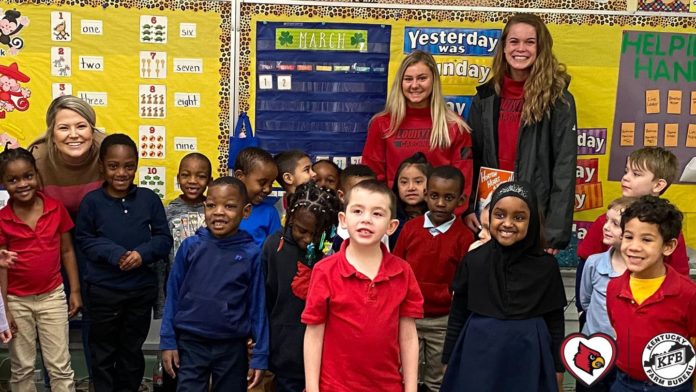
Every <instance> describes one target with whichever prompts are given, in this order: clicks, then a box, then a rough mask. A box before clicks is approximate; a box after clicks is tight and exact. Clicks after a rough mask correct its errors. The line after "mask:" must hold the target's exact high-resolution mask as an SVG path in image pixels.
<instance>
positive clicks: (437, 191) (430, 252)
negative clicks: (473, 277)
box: [394, 166, 474, 392]
mask: <svg viewBox="0 0 696 392" xmlns="http://www.w3.org/2000/svg"><path fill="white" fill-rule="evenodd" d="M463 192H464V175H463V174H462V172H461V171H459V169H457V168H456V167H454V166H440V167H436V168H435V169H433V170H432V171H431V172H430V175H429V176H428V186H427V190H426V193H425V201H426V203H427V204H428V212H426V213H425V215H421V216H418V217H416V218H413V219H411V220H410V221H408V222H406V224H405V225H404V228H403V229H402V230H401V234H400V235H399V239H398V241H397V242H396V248H395V249H394V255H395V256H398V257H401V258H403V259H404V260H406V261H407V262H408V263H409V264H410V265H411V268H413V272H414V273H415V275H416V280H417V281H418V285H419V286H420V288H421V292H422V293H423V297H424V300H425V304H424V309H425V318H423V319H422V320H418V321H416V329H417V330H418V341H419V345H420V350H419V351H420V353H421V355H422V358H421V359H420V360H419V363H425V368H424V369H423V370H424V372H423V374H421V375H420V377H419V379H420V382H421V383H422V384H423V385H424V386H425V388H426V390H428V391H432V392H435V391H439V390H440V384H441V383H442V376H443V375H444V374H445V369H444V365H443V364H442V360H441V359H442V347H443V345H444V344H445V335H446V334H447V319H448V315H449V311H450V305H451V304H452V294H451V292H450V284H451V283H452V279H454V273H455V272H456V271H457V265H459V262H460V261H461V260H462V258H463V257H464V255H465V254H466V252H467V249H468V248H469V246H470V245H471V243H472V242H474V235H473V234H472V233H471V230H469V228H468V227H466V226H465V225H464V221H462V220H461V219H457V216H455V214H454V210H455V209H456V208H457V207H459V206H461V205H462V204H463V203H464V194H463Z"/></svg>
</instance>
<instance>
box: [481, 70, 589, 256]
mask: <svg viewBox="0 0 696 392" xmlns="http://www.w3.org/2000/svg"><path fill="white" fill-rule="evenodd" d="M499 114H500V96H498V94H496V92H495V88H494V87H493V83H492V82H488V83H486V84H483V85H481V86H479V87H477V94H476V96H475V97H474V100H473V102H472V104H471V111H470V112H469V121H468V122H469V126H471V128H472V135H471V136H472V137H471V138H472V143H473V153H474V173H473V176H474V182H473V184H478V174H479V168H480V167H481V166H487V167H492V168H497V167H498V116H499ZM576 164H577V117H576V114H575V100H574V99H573V95H571V94H570V92H568V90H564V91H563V96H562V99H561V98H559V99H558V100H556V102H555V103H554V104H553V106H552V107H551V111H550V112H549V113H548V114H547V115H545V116H544V119H543V121H541V122H538V123H535V124H530V125H521V126H520V134H519V139H518V141H517V158H516V160H515V179H516V180H518V181H526V182H529V183H530V184H532V185H533V186H534V190H535V191H536V193H537V199H538V201H539V210H540V211H541V212H542V214H543V216H544V219H545V222H544V239H545V240H546V244H547V246H548V247H551V248H554V249H563V248H565V247H566V246H567V245H568V242H569V241H570V235H571V232H572V224H573V209H574V206H575V171H576ZM475 202H476V200H475V197H472V198H471V199H470V205H469V210H470V211H474V203H475Z"/></svg>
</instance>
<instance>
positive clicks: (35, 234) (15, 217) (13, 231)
mask: <svg viewBox="0 0 696 392" xmlns="http://www.w3.org/2000/svg"><path fill="white" fill-rule="evenodd" d="M0 178H2V183H3V185H4V186H5V189H6V190H7V192H8V193H9V194H10V201H9V203H8V204H7V205H6V206H5V207H4V208H3V209H2V210H0V247H2V248H6V249H8V250H9V251H11V252H15V253H16V260H15V261H14V262H13V263H10V265H9V266H8V267H9V268H7V269H6V268H2V269H0V285H1V286H2V296H3V299H4V300H5V303H6V304H7V320H8V322H9V325H10V329H11V330H12V332H14V335H15V339H13V340H12V341H11V342H10V361H11V373H12V375H11V376H10V385H11V387H12V390H18V391H29V390H36V389H35V385H34V362H35V360H36V339H37V335H38V339H39V340H40V342H41V356H42V357H43V363H44V365H45V366H46V369H47V370H48V375H49V376H50V380H51V390H52V391H65V392H67V391H73V390H74V384H73V378H74V373H73V370H72V368H71V366H70V353H69V352H68V318H69V317H72V316H73V315H75V313H77V312H78V311H79V310H80V308H81V307H82V299H81V297H80V282H79V280H78V277H77V263H76V261H75V253H74V251H73V246H72V240H71V239H70V233H69V230H70V229H72V227H73V222H72V220H71V219H70V216H69V215H68V211H67V210H66V209H65V207H64V206H63V205H62V204H61V203H60V202H58V201H57V200H54V199H52V198H50V197H48V196H46V195H44V194H43V193H41V192H39V191H38V190H39V180H38V179H39V174H38V170H37V169H36V161H35V160H34V157H33V156H32V155H31V153H30V152H29V151H27V150H25V149H23V148H17V149H12V150H5V151H4V152H3V153H2V154H0ZM61 260H62V262H63V267H64V268H65V272H66V273H67V275H68V279H69V281H70V289H71V292H70V300H69V303H68V302H66V299H65V291H64V290H63V278H62V277H61V274H60V266H61Z"/></svg>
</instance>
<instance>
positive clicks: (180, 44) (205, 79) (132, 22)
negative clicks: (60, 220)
mask: <svg viewBox="0 0 696 392" xmlns="http://www.w3.org/2000/svg"><path fill="white" fill-rule="evenodd" d="M115 5H118V7H115ZM170 7H172V8H170ZM0 8H1V9H3V10H16V11H17V12H19V13H21V17H26V18H27V19H28V21H29V23H28V24H27V25H26V26H23V28H22V29H21V31H19V32H18V33H17V34H16V35H15V37H17V38H21V39H22V41H23V47H22V48H21V49H20V50H19V51H18V52H17V53H15V54H11V53H10V50H9V48H8V47H7V46H2V45H0V66H10V65H11V64H13V63H14V64H16V65H17V67H18V68H19V70H21V72H23V73H24V74H26V75H27V76H28V77H29V78H30V80H29V81H28V82H27V83H22V88H27V89H29V90H30V91H31V95H30V97H29V98H28V101H29V107H28V109H27V110H25V111H21V112H20V111H17V110H13V111H5V112H4V114H5V118H4V119H0V137H1V136H2V135H3V134H6V135H8V136H10V137H12V138H16V139H17V141H18V142H19V144H20V145H21V146H24V147H26V146H28V145H29V143H31V142H32V141H33V140H34V139H36V138H37V137H38V136H40V135H42V134H43V133H44V132H45V129H46V125H45V116H46V109H47V108H48V106H49V104H50V103H51V101H52V99H53V97H54V96H57V95H58V94H70V93H71V94H72V95H76V96H80V97H81V98H83V99H85V100H87V101H88V102H90V103H91V104H92V105H93V107H94V109H95V111H96V113H97V127H99V128H100V129H104V130H105V131H106V132H107V133H126V134H128V135H129V136H130V137H131V138H133V139H134V140H135V141H136V144H137V145H138V147H139V148H140V149H142V146H143V140H142V137H143V135H144V133H143V132H145V133H147V136H148V137H147V145H146V150H147V154H146V155H147V156H146V157H143V156H141V157H140V161H139V166H140V167H158V168H163V169H164V170H166V173H167V175H166V177H165V176H162V178H161V179H160V180H159V181H158V182H156V183H155V184H154V186H157V187H158V189H163V190H164V192H160V193H161V194H163V196H164V199H165V202H166V201H168V200H171V199H173V198H175V197H176V196H178V194H179V192H178V191H177V190H176V189H175V182H174V181H173V178H174V174H175V173H176V172H177V169H178V164H179V160H180V159H181V158H182V157H183V156H184V155H185V154H186V153H187V152H188V151H181V150H180V149H177V148H176V146H175V144H174V138H175V137H187V138H195V139H196V141H197V149H198V151H199V152H201V153H203V154H205V155H206V156H208V157H209V158H210V160H211V161H213V162H215V161H216V158H217V157H218V155H219V151H218V148H219V134H220V129H221V126H220V122H221V121H220V116H221V114H222V110H221V105H222V102H223V101H224V102H229V96H227V97H223V95H222V94H221V91H222V89H223V87H225V86H227V84H228V82H227V81H226V80H225V79H223V75H224V74H226V73H227V72H223V73H221V72H220V71H221V69H223V63H222V62H221V58H223V56H221V54H220V53H221V48H222V47H223V46H226V45H227V46H228V45H229V41H224V40H221V37H223V36H224V35H223V34H222V26H223V25H224V23H229V20H226V18H224V17H223V15H224V14H225V12H229V6H228V5H224V3H222V2H219V3H218V2H212V1H200V2H187V3H183V2H182V3H181V4H178V3H177V5H176V7H174V3H172V2H163V3H162V7H160V8H136V7H133V6H130V5H128V4H127V3H123V2H119V1H116V0H104V1H103V2H98V1H95V2H92V3H89V5H84V4H82V5H81V3H78V2H77V1H66V2H60V3H56V4H50V5H35V4H33V3H29V2H27V3H24V2H13V3H9V2H3V1H0ZM194 9H196V12H192V11H193V10H194ZM153 20H154V23H153ZM165 21H166V23H164V22H165ZM145 25H149V28H147V27H144V26H145ZM157 26H159V27H160V28H156V27H157ZM182 59H184V60H183V61H182ZM225 62H226V63H227V65H226V66H225V67H227V68H226V69H228V70H229V68H228V67H229V59H226V60H225ZM176 66H178V68H177V67H176ZM0 69H1V68H0ZM151 86H157V87H155V90H156V91H155V90H153V91H152V92H150V91H149V89H150V87H151ZM160 86H161V87H160ZM142 88H145V89H147V90H148V91H147V93H145V96H144V98H143V93H144V91H141V89H142ZM155 92H157V94H155ZM181 93H186V95H181ZM148 94H150V96H149V97H148ZM176 94H179V95H178V97H179V99H178V100H177V99H176V96H177V95H176ZM155 95H157V96H156V97H155ZM186 98H188V99H189V100H188V101H187V100H186ZM148 99H149V102H148ZM160 99H162V101H161V102H160ZM143 109H144V111H143ZM148 109H150V111H149V113H148ZM225 113H226V108H225ZM143 114H144V116H143ZM148 114H149V115H148ZM151 128H152V129H155V130H156V131H155V132H150V129H151ZM150 137H154V139H153V140H154V142H150ZM214 166H215V164H214ZM160 182H161V183H162V184H160ZM146 186H150V184H147V185H146Z"/></svg>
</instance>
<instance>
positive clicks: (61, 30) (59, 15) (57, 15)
mask: <svg viewBox="0 0 696 392" xmlns="http://www.w3.org/2000/svg"><path fill="white" fill-rule="evenodd" d="M71 30H72V15H71V14H70V12H65V11H53V12H51V40H53V41H60V42H67V41H72V35H71V32H72V31H71Z"/></svg>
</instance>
